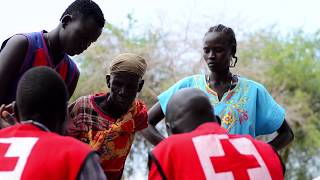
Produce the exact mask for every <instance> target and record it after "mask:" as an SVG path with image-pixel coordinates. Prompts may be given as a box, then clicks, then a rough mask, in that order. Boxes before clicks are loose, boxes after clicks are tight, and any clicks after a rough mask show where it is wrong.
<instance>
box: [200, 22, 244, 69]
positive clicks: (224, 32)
mask: <svg viewBox="0 0 320 180" xmlns="http://www.w3.org/2000/svg"><path fill="white" fill-rule="evenodd" d="M236 52H237V40H236V37H235V33H234V31H233V30H232V29H231V28H229V27H226V26H224V25H222V24H218V25H216V26H213V27H210V28H209V30H208V31H207V32H206V33H205V36H204V39H203V58H204V60H205V62H206V64H207V65H208V68H209V70H210V71H211V72H216V73H223V72H229V68H230V67H235V65H236V63H237V60H238V58H237V56H236Z"/></svg>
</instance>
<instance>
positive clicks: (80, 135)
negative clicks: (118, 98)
mask: <svg viewBox="0 0 320 180" xmlns="http://www.w3.org/2000/svg"><path fill="white" fill-rule="evenodd" d="M98 96H108V94H99V95H91V96H84V97H81V98H79V99H78V100H77V101H76V102H75V103H74V104H72V105H71V106H70V108H69V112H70V120H69V124H68V134H69V135H71V136H73V137H75V138H77V139H79V140H81V141H83V142H85V143H87V144H89V145H90V146H91V147H92V148H93V149H94V150H96V151H97V152H98V153H99V154H100V155H101V164H102V168H103V169H104V171H105V173H106V175H107V178H108V179H118V178H120V177H121V175H122V171H123V167H124V163H125V160H126V157H127V155H128V153H129V151H130V148H131V145H132V142H133V139H134V134H135V132H137V131H139V130H142V129H144V128H146V127H147V126H148V125H147V108H146V106H145V105H144V103H143V102H142V101H140V100H135V102H134V103H133V105H132V107H131V108H130V109H129V111H128V113H127V114H125V115H123V116H122V117H121V118H119V119H112V118H110V117H109V116H107V115H106V114H104V113H103V112H102V110H101V109H100V108H99V107H98V105H97V104H96V103H95V101H94V97H98Z"/></svg>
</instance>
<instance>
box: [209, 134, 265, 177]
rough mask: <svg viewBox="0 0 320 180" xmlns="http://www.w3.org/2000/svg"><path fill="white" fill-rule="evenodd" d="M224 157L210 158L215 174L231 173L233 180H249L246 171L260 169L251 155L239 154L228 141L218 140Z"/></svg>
mask: <svg viewBox="0 0 320 180" xmlns="http://www.w3.org/2000/svg"><path fill="white" fill-rule="evenodd" d="M220 142H221V145H222V147H223V150H224V152H225V156H222V157H210V159H211V162H212V164H213V167H214V169H215V171H216V172H217V173H219V172H228V171H231V172H232V174H233V176H234V179H241V180H244V179H250V178H249V174H248V169H252V168H257V167H260V165H259V163H258V161H257V159H256V158H255V157H254V156H253V155H244V154H240V153H239V151H238V150H237V149H236V148H235V147H234V146H233V145H232V144H231V143H230V141H229V139H222V140H220Z"/></svg>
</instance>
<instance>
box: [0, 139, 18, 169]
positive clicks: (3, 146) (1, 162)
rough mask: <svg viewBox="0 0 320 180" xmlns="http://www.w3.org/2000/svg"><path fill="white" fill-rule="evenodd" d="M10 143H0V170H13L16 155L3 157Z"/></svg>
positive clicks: (16, 158) (16, 160)
mask: <svg viewBox="0 0 320 180" xmlns="http://www.w3.org/2000/svg"><path fill="white" fill-rule="evenodd" d="M10 145H11V144H10V143H0V171H13V170H14V168H15V167H16V165H17V162H18V159H19V158H18V157H5V154H6V153H7V151H8V149H9V147H10Z"/></svg>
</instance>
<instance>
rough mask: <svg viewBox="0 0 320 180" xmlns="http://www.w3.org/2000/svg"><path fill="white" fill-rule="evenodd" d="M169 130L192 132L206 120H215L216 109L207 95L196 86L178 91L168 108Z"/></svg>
mask: <svg viewBox="0 0 320 180" xmlns="http://www.w3.org/2000/svg"><path fill="white" fill-rule="evenodd" d="M166 121H167V123H168V125H169V128H168V129H169V132H170V131H171V132H172V133H173V134H176V133H184V132H190V131H192V130H194V129H195V128H197V127H198V126H199V125H201V124H203V123H205V122H215V121H216V118H215V115H214V111H213V108H212V105H211V104H210V101H209V99H208V97H207V95H206V94H205V93H204V92H203V91H201V90H199V89H196V88H184V89H181V90H179V91H177V92H176V93H175V94H174V95H173V96H172V97H171V98H170V100H169V102H168V105H167V110H166Z"/></svg>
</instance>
